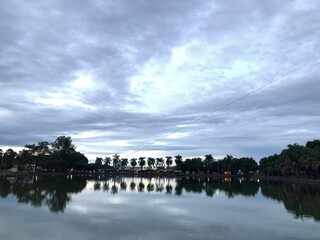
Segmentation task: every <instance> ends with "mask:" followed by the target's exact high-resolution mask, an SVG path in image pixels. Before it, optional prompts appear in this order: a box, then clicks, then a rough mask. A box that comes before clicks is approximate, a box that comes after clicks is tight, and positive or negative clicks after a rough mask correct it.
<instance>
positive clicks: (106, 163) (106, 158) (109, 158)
mask: <svg viewBox="0 0 320 240" xmlns="http://www.w3.org/2000/svg"><path fill="white" fill-rule="evenodd" d="M110 163H111V157H105V158H104V165H105V166H107V167H110Z"/></svg>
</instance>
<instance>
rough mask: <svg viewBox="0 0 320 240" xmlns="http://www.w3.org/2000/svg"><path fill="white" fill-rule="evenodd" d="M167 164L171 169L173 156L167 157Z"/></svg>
mask: <svg viewBox="0 0 320 240" xmlns="http://www.w3.org/2000/svg"><path fill="white" fill-rule="evenodd" d="M166 164H167V166H168V168H169V169H170V165H171V164H172V157H171V156H166Z"/></svg>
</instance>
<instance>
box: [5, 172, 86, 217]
mask: <svg viewBox="0 0 320 240" xmlns="http://www.w3.org/2000/svg"><path fill="white" fill-rule="evenodd" d="M85 187H86V180H85V179H81V178H79V179H67V178H66V177H65V176H63V177H62V176H61V177H43V178H42V177H39V178H32V179H25V178H21V179H19V178H7V179H0V195H1V197H7V196H8V194H12V195H14V196H16V197H17V199H18V202H19V203H26V204H31V205H32V206H34V207H41V206H47V207H48V208H49V209H50V211H52V212H56V213H58V212H63V211H64V210H65V208H66V205H67V203H68V202H69V201H70V200H71V194H74V193H79V192H81V191H82V190H83V189H84V188H85Z"/></svg>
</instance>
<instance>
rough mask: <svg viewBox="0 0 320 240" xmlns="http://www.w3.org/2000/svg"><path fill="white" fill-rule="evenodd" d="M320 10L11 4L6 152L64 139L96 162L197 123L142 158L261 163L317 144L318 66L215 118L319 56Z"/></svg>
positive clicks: (3, 12) (4, 79)
mask: <svg viewBox="0 0 320 240" xmlns="http://www.w3.org/2000/svg"><path fill="white" fill-rule="evenodd" d="M319 8H320V5H319V3H318V2H317V1H313V0H311V1H290V2H289V1H284V2H281V3H280V2H278V1H268V2H261V1H251V2H250V4H249V3H243V2H237V3H232V4H231V3H228V2H218V1H204V2H201V3H199V2H198V1H188V2H185V1H157V2H152V3H151V2H149V1H143V0H141V1H135V2H131V1H125V0H123V1H117V2H114V1H98V0H94V1H90V2H79V1H67V2H66V1H61V0H55V1H43V2H41V3H33V2H25V1H14V2H13V1H4V3H3V7H2V8H1V9H0V29H1V32H2V33H3V34H1V36H0V87H1V95H0V136H1V137H0V146H13V147H21V146H23V145H24V144H27V143H32V142H37V141H43V140H47V141H53V140H54V139H55V138H56V137H57V136H59V135H62V134H65V135H71V136H72V137H73V139H74V142H75V144H76V145H77V146H78V149H79V150H81V151H84V153H85V154H87V155H90V158H91V159H94V156H95V155H97V156H98V155H99V156H100V155H101V156H102V155H106V154H112V153H115V152H117V153H121V155H126V154H128V153H130V152H133V151H135V150H137V149H139V148H141V147H142V146H145V145H147V144H149V143H151V142H153V141H154V140H156V139H159V138H161V137H163V136H165V135H166V134H168V133H170V132H172V131H175V130H176V129H177V126H178V127H179V126H186V125H188V124H190V123H191V126H188V127H184V128H183V129H182V131H181V132H177V133H175V134H172V135H170V136H168V137H167V138H165V139H163V140H161V142H162V144H155V145H153V146H150V147H149V148H148V149H145V151H146V152H140V153H141V154H152V153H154V154H160V155H161V154H163V155H177V154H180V155H183V156H196V155H204V154H208V153H212V154H216V156H218V155H219V156H220V155H225V154H233V155H236V156H238V155H249V156H254V157H255V158H260V157H263V156H265V155H268V154H273V153H274V152H277V151H279V150H280V149H281V148H283V147H285V146H286V145H287V144H289V143H292V142H298V143H301V144H303V143H304V142H305V141H307V140H310V139H314V138H317V137H318V136H319V131H320V129H319V127H318V125H319V124H318V123H319V120H320V119H319V118H320V116H319V114H318V113H317V111H316V110H315V109H317V108H319V101H320V99H319V94H318V92H319V90H320V84H319V72H320V71H319V70H318V69H319V68H318V67H317V66H318V65H319V61H316V62H314V63H313V64H311V65H309V66H306V67H305V68H303V69H301V70H299V71H297V72H295V73H292V74H290V75H289V76H287V77H285V78H283V79H281V81H279V82H277V83H275V84H273V85H271V86H269V87H268V88H265V89H263V90H262V91H260V92H257V93H255V94H253V95H252V96H249V97H247V98H246V99H243V100H241V101H239V102H236V103H235V104H232V105H230V106H228V107H226V108H224V109H221V110H219V111H217V112H216V111H215V110H216V109H219V108H220V107H221V106H224V105H226V104H228V103H229V102H231V101H233V100H234V99H237V98H239V97H241V96H243V95H245V94H247V93H249V92H251V91H253V90H254V89H257V88H259V87H261V86H264V85H265V84H267V83H269V82H271V81H272V80H274V79H276V78H278V77H279V76H282V75H285V74H287V73H289V72H291V71H293V70H294V69H296V68H298V67H299V66H301V65H303V64H305V63H307V62H309V61H311V60H312V59H315V58H317V57H319V56H318V52H319V50H320V43H319V41H318V39H319V31H318V29H319V27H320V26H319V25H320V24H319V23H320V16H319V14H318V12H319ZM212 112H214V114H210V113H212ZM208 114H209V116H208V117H205V118H203V119H201V121H197V122H194V121H195V120H197V119H199V118H201V117H203V116H206V115H208ZM2 148H4V147H2ZM137 154H138V153H137Z"/></svg>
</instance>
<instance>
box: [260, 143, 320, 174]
mask: <svg viewBox="0 0 320 240" xmlns="http://www.w3.org/2000/svg"><path fill="white" fill-rule="evenodd" d="M259 169H260V171H261V172H262V173H264V174H266V175H276V176H299V177H307V176H308V177H319V173H320V140H313V141H309V142H307V143H306V145H305V146H302V145H299V144H297V143H295V144H293V145H292V144H289V145H288V146H287V148H286V149H284V150H282V151H281V153H280V154H275V155H272V156H269V157H265V158H262V159H261V160H260V166H259Z"/></svg>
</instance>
